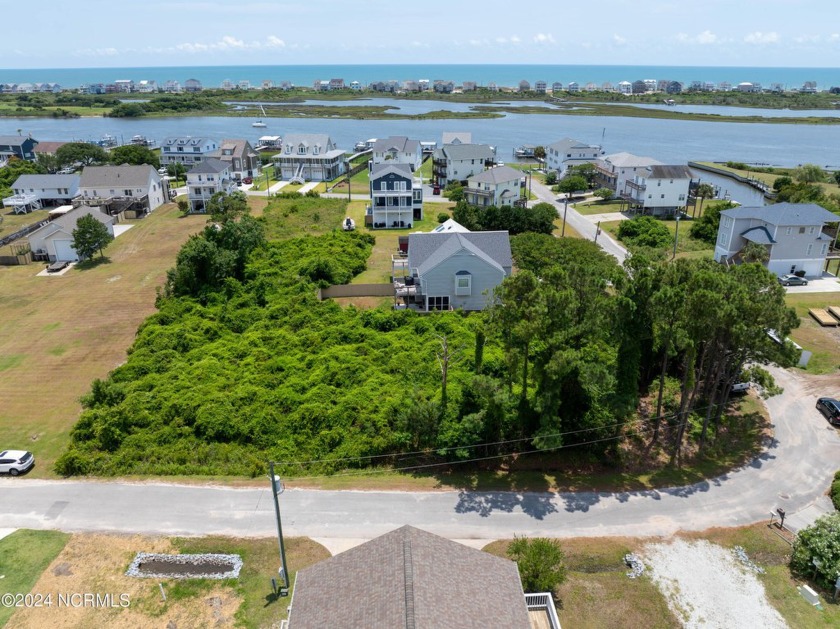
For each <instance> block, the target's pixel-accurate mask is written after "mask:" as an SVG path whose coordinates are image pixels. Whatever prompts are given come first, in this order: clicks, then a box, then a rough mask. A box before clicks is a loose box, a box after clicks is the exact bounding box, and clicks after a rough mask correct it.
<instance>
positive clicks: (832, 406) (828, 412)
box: [817, 397, 840, 426]
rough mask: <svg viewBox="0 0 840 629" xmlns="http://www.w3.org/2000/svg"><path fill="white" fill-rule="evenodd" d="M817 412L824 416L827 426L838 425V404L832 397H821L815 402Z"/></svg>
mask: <svg viewBox="0 0 840 629" xmlns="http://www.w3.org/2000/svg"><path fill="white" fill-rule="evenodd" d="M817 410H818V411H819V412H820V413H822V414H823V415H825V418H826V419H827V420H828V423H829V424H832V425H834V426H838V425H840V402H838V401H837V400H835V399H834V398H833V397H821V398H820V399H819V400H817Z"/></svg>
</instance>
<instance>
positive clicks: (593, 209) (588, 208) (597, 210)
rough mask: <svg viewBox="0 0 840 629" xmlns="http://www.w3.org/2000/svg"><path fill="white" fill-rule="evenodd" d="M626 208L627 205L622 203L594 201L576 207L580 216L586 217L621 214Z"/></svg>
mask: <svg viewBox="0 0 840 629" xmlns="http://www.w3.org/2000/svg"><path fill="white" fill-rule="evenodd" d="M626 207H627V203H622V202H621V201H593V202H591V203H578V204H577V205H575V209H576V210H577V211H578V214H583V215H584V216H591V215H593V214H607V213H609V212H620V211H621V209H622V208H626Z"/></svg>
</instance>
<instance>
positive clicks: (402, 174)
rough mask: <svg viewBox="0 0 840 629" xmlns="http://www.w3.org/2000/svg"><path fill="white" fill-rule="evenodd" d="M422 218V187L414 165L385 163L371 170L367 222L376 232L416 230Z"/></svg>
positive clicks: (374, 166)
mask: <svg viewBox="0 0 840 629" xmlns="http://www.w3.org/2000/svg"><path fill="white" fill-rule="evenodd" d="M422 219H423V187H422V186H421V185H420V182H419V181H415V180H414V176H413V175H412V172H411V166H410V165H408V164H404V163H399V162H395V163H391V162H386V163H383V164H374V165H373V166H372V167H371V171H370V209H369V211H368V215H367V217H366V219H365V222H366V223H367V224H369V225H370V226H371V227H372V228H374V229H384V228H400V227H413V226H414V221H419V220H422Z"/></svg>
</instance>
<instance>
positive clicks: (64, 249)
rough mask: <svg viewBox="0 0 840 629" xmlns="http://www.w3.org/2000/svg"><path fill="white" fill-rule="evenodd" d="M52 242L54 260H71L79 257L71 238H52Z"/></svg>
mask: <svg viewBox="0 0 840 629" xmlns="http://www.w3.org/2000/svg"><path fill="white" fill-rule="evenodd" d="M53 244H54V245H55V259H56V260H69V261H70V262H73V261H75V260H78V259H79V256H78V255H76V250H75V249H73V241H72V240H53Z"/></svg>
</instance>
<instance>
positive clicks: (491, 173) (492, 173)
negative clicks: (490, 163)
mask: <svg viewBox="0 0 840 629" xmlns="http://www.w3.org/2000/svg"><path fill="white" fill-rule="evenodd" d="M523 176H524V175H523V174H522V171H521V170H515V169H513V168H511V167H510V166H496V167H494V168H488V169H487V170H485V171H484V172H480V173H478V174H477V175H473V176H472V177H470V178H469V180H470V181H475V182H478V183H492V184H499V183H505V182H507V181H518V180H519V179H522V177H523Z"/></svg>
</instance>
